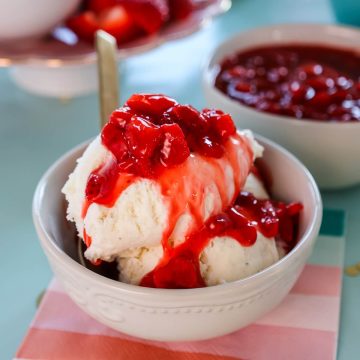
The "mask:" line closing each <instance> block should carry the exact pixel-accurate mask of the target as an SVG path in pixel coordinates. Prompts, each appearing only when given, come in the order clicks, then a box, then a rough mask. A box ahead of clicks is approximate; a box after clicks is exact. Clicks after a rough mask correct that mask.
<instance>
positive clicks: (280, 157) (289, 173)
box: [33, 137, 322, 341]
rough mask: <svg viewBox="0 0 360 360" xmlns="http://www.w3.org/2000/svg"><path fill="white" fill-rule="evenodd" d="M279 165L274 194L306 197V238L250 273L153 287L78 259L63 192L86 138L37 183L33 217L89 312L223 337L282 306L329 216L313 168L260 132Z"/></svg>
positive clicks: (187, 334) (107, 320)
mask: <svg viewBox="0 0 360 360" xmlns="http://www.w3.org/2000/svg"><path fill="white" fill-rule="evenodd" d="M258 139H259V140H260V142H261V143H262V144H263V145H264V146H265V149H266V150H265V154H264V160H265V162H266V164H267V165H268V166H270V167H271V170H272V176H273V179H274V186H273V189H272V190H273V195H274V197H276V198H280V199H283V200H286V201H301V202H302V203H303V205H304V210H303V213H302V216H301V219H300V230H299V232H300V238H299V242H298V244H297V245H296V247H295V248H294V249H293V250H292V251H291V252H290V253H289V254H288V255H287V256H285V257H284V258H283V259H281V260H280V261H279V262H277V263H275V264H274V265H272V266H270V267H268V268H267V269H265V270H263V271H261V272H259V273H257V274H255V275H253V276H251V277H249V278H246V279H244V280H239V281H235V282H232V283H228V284H223V285H218V286H213V287H209V288H201V289H189V290H188V289H186V290H170V289H150V288H143V287H140V286H134V285H128V284H124V283H121V282H118V281H115V280H111V279H108V278H106V277H103V276H101V275H98V274H97V273H94V272H92V271H91V270H89V269H87V268H85V267H83V266H81V265H80V264H79V263H78V262H77V255H76V254H77V252H76V241H75V237H74V230H73V227H72V226H70V224H69V223H67V221H66V219H65V209H66V206H65V200H64V197H63V195H62V194H61V192H60V189H61V188H62V186H63V184H64V183H65V181H66V179H67V177H68V175H69V173H70V172H72V170H73V169H74V166H75V161H76V159H77V158H78V157H79V156H80V155H81V154H82V152H83V151H84V148H85V145H86V144H85V145H81V146H79V147H77V148H75V149H73V150H72V151H70V152H69V153H67V154H65V155H64V156H63V157H62V158H61V159H60V160H58V161H57V162H56V163H55V164H54V165H53V166H52V167H51V168H50V169H49V170H48V171H47V172H46V174H45V175H44V176H43V178H42V179H41V180H40V183H39V185H38V187H37V189H36V192H35V195H34V202H33V217H34V223H35V227H36V230H37V233H38V235H39V238H40V242H41V245H42V247H43V249H44V251H45V254H46V256H47V258H48V260H49V263H50V265H51V268H52V269H53V271H54V273H55V275H56V277H57V278H58V280H59V281H60V282H61V283H62V285H63V286H64V288H65V290H66V292H67V293H68V294H69V296H70V297H71V298H72V299H73V300H74V301H75V302H76V303H77V304H78V305H79V306H80V307H81V308H82V309H83V310H84V311H85V312H87V313H88V314H89V315H91V316H92V317H94V318H95V319H97V320H98V321H100V322H101V323H104V324H106V325H108V326H110V327H112V328H114V329H116V330H119V331H122V332H124V333H127V334H130V335H134V336H138V337H141V338H146V339H154V340H167V341H178V340H200V339H207V338H211V337H215V336H220V335H223V334H226V333H229V332H232V331H234V330H237V329H239V328H241V327H243V326H246V325H248V324H250V323H251V322H253V321H255V320H256V319H258V318H259V317H261V316H262V315H264V314H265V313H267V312H268V311H269V310H271V309H273V308H274V307H275V306H277V305H278V304H279V303H280V302H281V301H282V299H283V298H284V297H285V296H286V294H287V293H288V292H289V290H290V289H291V287H292V286H293V285H294V283H295V281H296V280H297V278H298V276H299V274H300V272H301V271H302V269H303V266H304V264H305V262H306V260H307V258H308V257H309V255H310V253H311V251H312V248H313V245H314V242H315V240H316V237H317V235H318V232H319V227H320V223H321V218H322V204H321V198H320V194H319V191H318V188H317V186H316V184H315V181H314V180H313V178H312V176H311V175H310V173H309V172H308V170H307V169H306V168H305V167H304V166H303V165H302V164H301V163H300V162H299V161H298V160H297V159H296V158H295V157H294V156H293V155H291V154H290V153H289V152H287V151H286V150H285V149H283V148H281V147H280V146H278V145H276V144H274V143H273V142H271V141H269V140H266V139H264V138H261V137H259V138H258Z"/></svg>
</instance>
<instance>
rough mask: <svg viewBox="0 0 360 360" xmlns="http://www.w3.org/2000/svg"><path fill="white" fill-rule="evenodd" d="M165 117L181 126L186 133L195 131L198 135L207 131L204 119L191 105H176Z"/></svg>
mask: <svg viewBox="0 0 360 360" xmlns="http://www.w3.org/2000/svg"><path fill="white" fill-rule="evenodd" d="M165 115H166V118H167V119H169V120H170V121H172V122H174V123H177V124H179V125H180V127H181V128H182V129H183V131H184V132H185V133H187V132H189V131H190V132H194V131H195V133H196V134H195V135H197V134H198V133H199V132H206V130H207V122H206V120H205V119H204V117H203V116H201V114H200V113H199V111H197V110H196V109H194V108H193V107H192V106H190V105H175V106H174V107H172V108H171V109H169V110H168V111H167V113H166V114H165Z"/></svg>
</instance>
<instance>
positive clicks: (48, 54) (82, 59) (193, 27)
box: [0, 0, 231, 67]
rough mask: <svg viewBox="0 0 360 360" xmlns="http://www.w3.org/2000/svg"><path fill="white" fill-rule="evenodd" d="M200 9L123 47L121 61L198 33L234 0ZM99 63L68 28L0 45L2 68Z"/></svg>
mask: <svg viewBox="0 0 360 360" xmlns="http://www.w3.org/2000/svg"><path fill="white" fill-rule="evenodd" d="M198 1H199V6H198V8H197V10H195V11H193V12H192V13H191V15H190V16H189V17H187V18H186V19H184V20H181V21H178V22H173V23H170V24H169V25H166V26H165V27H164V28H163V29H162V30H160V31H159V32H158V33H157V34H155V35H152V36H146V37H142V38H140V39H138V40H136V41H131V42H129V43H127V44H124V45H122V46H121V48H120V49H119V52H118V55H119V58H125V57H129V56H131V55H136V54H140V53H143V52H145V51H148V50H150V49H153V48H155V47H158V46H160V45H161V44H163V43H165V42H167V41H169V40H174V39H179V38H182V37H185V36H188V35H190V34H192V33H194V32H196V31H198V30H199V29H200V28H201V27H202V26H203V25H204V24H206V23H207V22H208V21H210V20H211V19H212V18H213V17H214V16H216V15H219V14H222V13H224V12H226V11H227V10H229V9H230V7H231V0H198ZM95 61H96V54H95V49H94V46H93V45H92V44H89V43H87V42H84V41H82V40H79V39H78V38H77V36H76V35H75V34H74V33H73V32H72V31H71V30H70V29H68V28H66V27H64V26H60V27H57V28H55V30H54V31H53V32H52V34H51V35H50V36H48V37H47V38H43V39H40V40H32V41H29V40H28V39H24V40H19V41H17V42H16V43H15V42H0V66H3V67H4V66H10V65H36V66H39V65H42V66H47V67H59V66H62V65H83V64H91V63H94V62H95Z"/></svg>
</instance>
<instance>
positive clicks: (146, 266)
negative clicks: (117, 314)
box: [117, 173, 280, 286]
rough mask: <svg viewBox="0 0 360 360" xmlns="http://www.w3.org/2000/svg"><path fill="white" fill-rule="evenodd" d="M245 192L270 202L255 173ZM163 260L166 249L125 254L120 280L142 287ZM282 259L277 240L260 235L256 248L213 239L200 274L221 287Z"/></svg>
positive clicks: (203, 256) (120, 261)
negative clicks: (142, 281) (146, 278)
mask: <svg viewBox="0 0 360 360" xmlns="http://www.w3.org/2000/svg"><path fill="white" fill-rule="evenodd" d="M243 190H245V191H249V192H251V193H253V194H254V195H255V196H256V197H257V198H259V199H267V198H269V194H268V193H267V191H266V189H265V187H264V184H263V183H262V182H261V180H260V179H259V178H258V177H256V176H255V175H254V174H253V173H250V174H249V175H248V177H247V179H246V183H245V185H244V188H243ZM162 256H163V250H162V246H161V245H158V246H155V247H151V248H146V247H141V248H136V249H130V250H127V251H124V252H122V253H121V254H120V255H119V256H118V258H117V261H118V269H119V279H120V281H122V282H126V283H128V284H133V285H139V283H140V282H141V280H142V278H143V277H144V276H145V275H146V274H147V273H149V272H150V271H152V270H153V269H154V267H155V266H156V265H157V264H158V262H159V261H160V259H161V258H162ZM279 258H280V255H279V251H278V247H277V245H276V242H275V239H274V238H265V237H264V235H262V234H261V233H260V232H259V231H258V232H257V239H256V242H255V244H254V245H253V246H251V247H245V246H242V245H241V244H239V242H238V241H236V240H235V239H233V238H231V237H215V238H213V239H211V241H210V242H209V244H208V245H207V246H206V247H205V249H204V250H203V251H202V253H201V255H200V257H199V263H200V271H201V275H202V278H203V279H204V282H205V284H206V286H213V285H218V284H222V283H226V282H230V281H235V280H239V279H243V278H245V277H247V276H250V275H253V274H255V273H257V272H259V271H261V270H263V269H265V268H266V267H268V266H270V265H271V264H273V263H275V262H276V261H278V260H279Z"/></svg>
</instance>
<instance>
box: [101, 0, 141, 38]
mask: <svg viewBox="0 0 360 360" xmlns="http://www.w3.org/2000/svg"><path fill="white" fill-rule="evenodd" d="M98 24H99V28H100V29H102V30H104V31H106V32H107V33H109V34H110V35H112V36H114V37H115V39H116V40H117V41H118V43H123V42H126V41H129V40H132V39H133V38H134V37H135V35H136V32H137V28H136V25H135V23H134V21H133V20H132V18H131V16H130V14H129V13H128V12H127V11H126V9H125V8H124V7H123V6H121V5H116V6H113V7H110V8H107V9H105V10H103V11H101V13H99V15H98Z"/></svg>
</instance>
